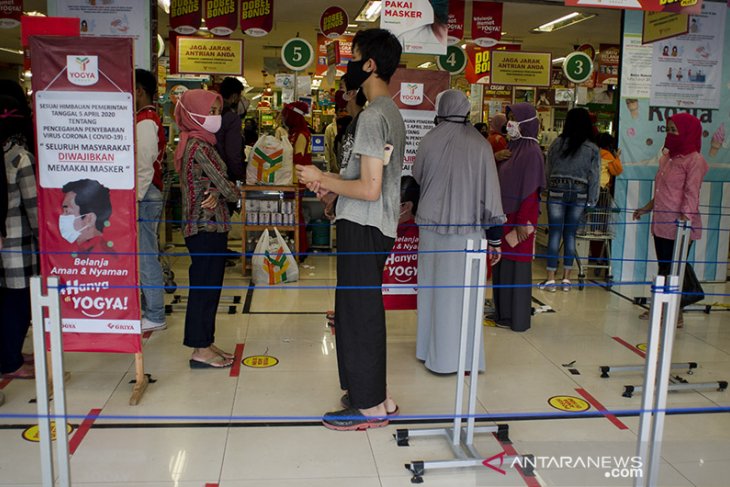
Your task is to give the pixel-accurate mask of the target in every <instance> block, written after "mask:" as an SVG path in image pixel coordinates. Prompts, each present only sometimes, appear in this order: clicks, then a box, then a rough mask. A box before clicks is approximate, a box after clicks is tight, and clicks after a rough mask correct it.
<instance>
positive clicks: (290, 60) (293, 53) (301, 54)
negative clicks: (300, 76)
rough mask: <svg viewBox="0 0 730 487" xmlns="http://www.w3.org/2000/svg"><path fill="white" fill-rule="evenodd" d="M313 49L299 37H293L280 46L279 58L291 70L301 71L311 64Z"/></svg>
mask: <svg viewBox="0 0 730 487" xmlns="http://www.w3.org/2000/svg"><path fill="white" fill-rule="evenodd" d="M313 59H314V49H312V45H311V44H310V43H309V42H307V41H306V40H304V39H302V38H301V37H294V38H292V39H289V40H288V41H286V42H285V43H284V47H282V48H281V60H282V61H283V62H284V65H285V66H286V67H287V68H289V69H291V70H292V71H302V70H303V69H307V66H309V65H310V64H312V60H313Z"/></svg>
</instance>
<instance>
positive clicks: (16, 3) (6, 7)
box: [0, 0, 23, 29]
mask: <svg viewBox="0 0 730 487" xmlns="http://www.w3.org/2000/svg"><path fill="white" fill-rule="evenodd" d="M22 15H23V0H0V29H12V28H13V27H17V26H18V25H20V17H21V16H22Z"/></svg>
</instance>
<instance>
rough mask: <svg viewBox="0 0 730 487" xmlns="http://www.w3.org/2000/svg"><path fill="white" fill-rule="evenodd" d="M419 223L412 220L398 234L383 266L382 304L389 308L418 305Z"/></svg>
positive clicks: (399, 227) (402, 226) (401, 227)
mask: <svg viewBox="0 0 730 487" xmlns="http://www.w3.org/2000/svg"><path fill="white" fill-rule="evenodd" d="M418 239H419V234H418V226H417V225H416V221H415V220H413V219H411V220H409V221H407V222H405V223H404V224H403V225H399V226H398V236H397V238H396V239H395V243H394V244H393V250H392V252H391V254H390V255H389V256H388V259H387V260H386V261H385V268H384V269H383V305H384V306H385V309H387V310H393V309H401V310H402V309H416V308H417V307H418Z"/></svg>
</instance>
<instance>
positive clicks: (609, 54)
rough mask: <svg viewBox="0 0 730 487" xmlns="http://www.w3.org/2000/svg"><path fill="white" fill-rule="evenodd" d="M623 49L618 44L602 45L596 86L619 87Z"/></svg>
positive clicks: (599, 53)
mask: <svg viewBox="0 0 730 487" xmlns="http://www.w3.org/2000/svg"><path fill="white" fill-rule="evenodd" d="M620 59H621V47H620V46H618V45H616V44H601V45H600V50H599V52H598V60H597V64H598V66H597V68H596V71H597V74H596V85H603V84H607V85H617V84H618V71H619V61H620Z"/></svg>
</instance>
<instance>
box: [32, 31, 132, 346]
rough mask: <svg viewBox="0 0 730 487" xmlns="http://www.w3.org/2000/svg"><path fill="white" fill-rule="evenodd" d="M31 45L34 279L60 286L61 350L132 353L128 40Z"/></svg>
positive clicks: (51, 40)
mask: <svg viewBox="0 0 730 487" xmlns="http://www.w3.org/2000/svg"><path fill="white" fill-rule="evenodd" d="M30 44H31V48H32V50H33V57H32V69H33V81H32V88H33V93H34V113H35V128H36V134H37V150H38V166H37V168H38V172H37V174H38V210H39V216H38V222H39V236H40V239H39V240H40V250H41V255H40V262H41V273H42V275H43V277H44V278H45V277H52V276H56V277H58V278H59V279H60V282H61V289H60V295H61V316H62V317H63V320H62V327H63V332H64V339H63V342H64V343H63V345H64V350H66V351H88V352H118V353H136V352H140V351H141V349H142V344H141V335H140V331H141V330H140V303H139V290H138V288H137V286H138V284H139V280H138V277H137V231H136V228H137V215H136V207H137V204H136V203H137V195H136V191H135V183H136V172H135V150H134V144H135V141H134V128H135V123H134V114H135V109H134V99H133V91H134V82H133V75H134V64H133V58H132V55H133V54H132V53H133V48H132V45H133V41H132V39H119V38H117V39H111V38H99V39H95V41H94V42H89V40H88V39H82V38H62V37H43V36H34V37H32V38H31V39H30ZM80 195H83V197H82V196H80ZM67 219H70V220H72V223H70V224H68V223H67ZM79 221H80V222H81V223H83V226H80V225H78V222H79ZM67 225H68V227H67ZM48 250H53V252H46V251H48Z"/></svg>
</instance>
